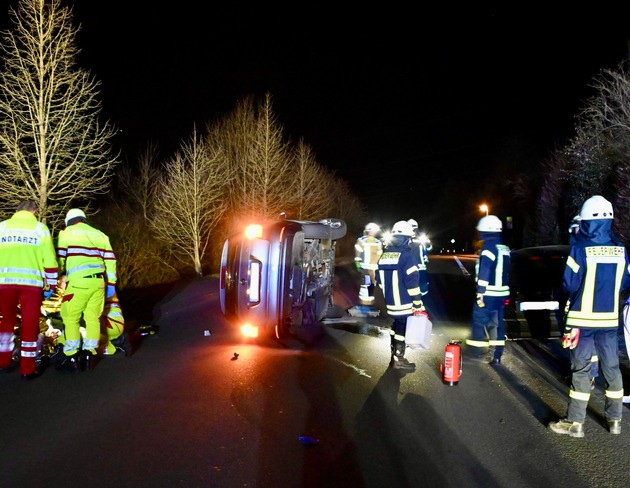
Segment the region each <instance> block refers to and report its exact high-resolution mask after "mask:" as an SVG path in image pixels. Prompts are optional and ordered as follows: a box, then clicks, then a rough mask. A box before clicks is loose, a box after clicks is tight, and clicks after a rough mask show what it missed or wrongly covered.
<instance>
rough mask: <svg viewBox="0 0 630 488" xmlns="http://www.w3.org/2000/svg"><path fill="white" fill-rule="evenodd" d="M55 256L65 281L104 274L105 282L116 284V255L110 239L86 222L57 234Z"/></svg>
mask: <svg viewBox="0 0 630 488" xmlns="http://www.w3.org/2000/svg"><path fill="white" fill-rule="evenodd" d="M57 254H58V256H59V265H60V267H61V269H62V270H64V271H65V274H66V279H67V280H68V281H71V280H72V278H85V277H88V276H92V275H95V274H101V273H105V274H106V275H107V276H106V277H105V278H106V279H105V282H106V283H107V284H108V285H115V284H116V255H115V254H114V251H113V250H112V246H111V244H110V242H109V237H107V235H105V234H104V233H103V232H101V231H100V230H98V229H95V228H94V227H92V226H90V225H88V224H86V223H85V222H79V223H77V224H74V225H71V226H69V227H66V228H65V229H64V230H62V231H61V232H60V233H59V237H58V240H57Z"/></svg>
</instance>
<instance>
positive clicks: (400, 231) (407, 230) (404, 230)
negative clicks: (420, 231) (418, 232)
mask: <svg viewBox="0 0 630 488" xmlns="http://www.w3.org/2000/svg"><path fill="white" fill-rule="evenodd" d="M392 235H394V236H407V237H413V228H412V227H411V224H410V223H409V222H405V221H404V220H400V221H398V222H396V223H395V224H394V227H392Z"/></svg>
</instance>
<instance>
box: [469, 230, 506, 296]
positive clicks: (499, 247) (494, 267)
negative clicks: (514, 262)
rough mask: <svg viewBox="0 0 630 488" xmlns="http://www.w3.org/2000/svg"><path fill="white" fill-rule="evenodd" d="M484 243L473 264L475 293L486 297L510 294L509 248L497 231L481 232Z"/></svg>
mask: <svg viewBox="0 0 630 488" xmlns="http://www.w3.org/2000/svg"><path fill="white" fill-rule="evenodd" d="M481 238H482V239H483V240H484V244H483V246H482V247H481V252H480V253H479V259H478V260H477V264H476V265H475V282H476V283H477V293H478V294H482V295H484V296H488V297H506V298H507V297H508V296H509V295H510V248H509V247H508V246H506V245H505V244H503V239H502V238H501V234H500V233H499V232H482V233H481Z"/></svg>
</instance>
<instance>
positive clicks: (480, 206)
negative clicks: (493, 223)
mask: <svg viewBox="0 0 630 488" xmlns="http://www.w3.org/2000/svg"><path fill="white" fill-rule="evenodd" d="M479 210H481V211H482V212H486V216H487V215H488V205H486V204H485V203H483V204H481V205H479Z"/></svg>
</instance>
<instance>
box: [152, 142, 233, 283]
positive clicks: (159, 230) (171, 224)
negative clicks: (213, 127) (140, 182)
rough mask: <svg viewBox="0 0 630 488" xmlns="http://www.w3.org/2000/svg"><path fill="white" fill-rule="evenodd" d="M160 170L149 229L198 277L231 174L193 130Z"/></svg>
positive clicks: (216, 149) (214, 149) (217, 152)
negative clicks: (188, 139)
mask: <svg viewBox="0 0 630 488" xmlns="http://www.w3.org/2000/svg"><path fill="white" fill-rule="evenodd" d="M164 170H165V176H164V177H163V178H162V179H161V181H160V183H159V186H158V191H159V199H156V201H155V206H154V211H153V218H152V219H151V221H150V222H151V227H152V228H153V231H154V232H155V235H156V236H157V238H158V239H160V240H161V241H162V242H165V243H167V244H168V249H169V251H170V252H171V253H172V254H173V256H175V257H176V258H177V259H179V260H181V261H185V260H188V261H189V262H190V261H192V264H193V266H194V270H195V273H196V274H197V275H198V276H202V275H203V258H204V254H205V251H206V247H207V246H208V244H209V242H210V234H211V233H212V231H213V229H214V228H215V226H216V225H217V223H218V222H219V220H220V219H221V217H222V216H223V214H224V212H225V210H226V208H227V205H226V201H225V200H224V198H223V197H224V194H225V193H224V192H225V188H226V185H228V184H229V183H230V180H231V174H229V173H228V172H227V171H226V168H225V166H224V165H223V164H222V159H221V150H220V148H219V147H218V146H213V145H211V144H209V143H208V142H207V141H204V142H202V141H200V137H199V136H198V134H197V132H196V131H194V133H193V136H192V137H191V139H190V141H189V142H188V143H186V144H183V146H182V148H181V150H180V151H178V152H177V154H176V155H175V156H174V157H173V158H172V159H171V160H170V161H168V162H167V163H166V165H165V168H164Z"/></svg>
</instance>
